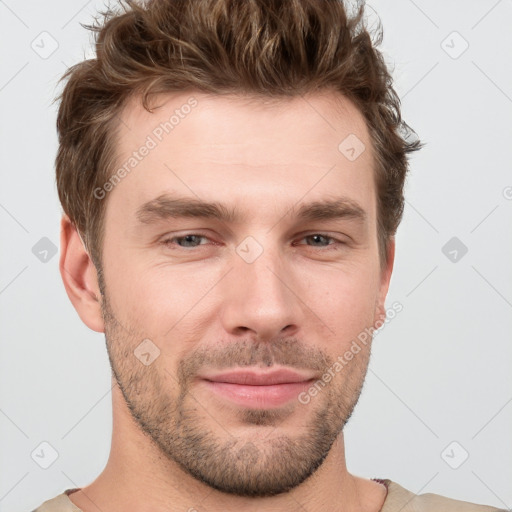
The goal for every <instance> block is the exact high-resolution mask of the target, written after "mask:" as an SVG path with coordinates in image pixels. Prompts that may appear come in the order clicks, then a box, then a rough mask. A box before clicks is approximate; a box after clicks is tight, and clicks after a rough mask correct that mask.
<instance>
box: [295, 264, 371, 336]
mask: <svg viewBox="0 0 512 512" xmlns="http://www.w3.org/2000/svg"><path fill="white" fill-rule="evenodd" d="M376 275H377V274H376V272H373V271H372V267H371V266H369V265H365V264H363V265H358V266H357V267H356V266H354V267H352V268H344V269H338V270H334V271H333V270H332V269H330V270H328V271H324V272H320V271H318V269H317V270H315V272H310V273H307V272H302V274H301V279H302V280H303V283H304V288H303V289H304V292H303V297H301V299H302V300H303V301H304V302H305V303H306V304H307V306H308V307H309V308H311V310H312V311H313V312H314V313H315V314H316V315H317V317H318V318H319V319H320V320H319V321H321V323H322V324H323V325H324V326H325V332H326V334H327V336H328V337H329V339H330V340H331V343H336V344H340V345H344V344H345V343H347V342H350V340H352V339H353V338H355V337H357V335H358V334H359V333H360V332H362V331H364V329H365V328H366V327H369V326H371V325H372V322H373V318H374V314H375V302H376V299H377V296H378V279H377V277H376Z"/></svg>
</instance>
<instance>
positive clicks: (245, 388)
mask: <svg viewBox="0 0 512 512" xmlns="http://www.w3.org/2000/svg"><path fill="white" fill-rule="evenodd" d="M200 380H201V382H202V383H203V384H204V385H205V386H206V387H207V389H208V390H209V391H210V392H211V393H213V394H215V395H216V396H218V397H220V398H222V399H224V400H228V401H230V402H232V403H235V404H237V405H239V406H243V407H250V408H253V409H270V408H275V407H280V406H283V405H285V404H286V403H288V402H290V401H291V400H293V399H297V397H298V395H299V394H300V393H301V392H302V391H304V390H305V389H307V388H308V387H309V386H310V385H311V384H312V383H313V382H314V381H315V376H314V375H313V374H311V373H302V372H298V371H296V370H291V369H288V368H280V369H277V370H272V371H262V370H260V369H254V370H247V369H238V370H233V371H229V372H224V373H218V374H208V375H206V374H205V375H202V376H201V377H200Z"/></svg>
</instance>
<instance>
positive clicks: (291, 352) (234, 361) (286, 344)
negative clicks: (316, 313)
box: [178, 338, 334, 382]
mask: <svg viewBox="0 0 512 512" xmlns="http://www.w3.org/2000/svg"><path fill="white" fill-rule="evenodd" d="M333 362H334V360H333V359H332V358H331V357H329V355H328V354H327V353H325V352H324V351H322V350H321V349H319V348H314V347H310V346H307V345H306V344H304V343H303V342H301V341H299V340H297V339H296V338H279V339H276V340H273V341H265V342H260V341H252V340H243V341H235V342H227V343H226V342H224V343H218V344H215V345H213V346H203V347H200V348H198V349H196V350H195V351H194V352H193V353H191V354H190V355H188V356H187V357H185V358H184V359H182V360H181V361H180V363H179V368H178V378H179V380H180V381H181V382H187V381H189V380H191V379H192V378H193V377H194V376H195V375H197V374H198V373H199V370H200V369H204V368H215V369H218V370H226V369H232V368H239V367H245V366H259V367H265V368H270V367H272V366H274V365H282V366H288V367H290V368H295V369H297V370H311V371H315V372H322V371H324V370H325V368H328V367H329V366H331V365H332V364H333Z"/></svg>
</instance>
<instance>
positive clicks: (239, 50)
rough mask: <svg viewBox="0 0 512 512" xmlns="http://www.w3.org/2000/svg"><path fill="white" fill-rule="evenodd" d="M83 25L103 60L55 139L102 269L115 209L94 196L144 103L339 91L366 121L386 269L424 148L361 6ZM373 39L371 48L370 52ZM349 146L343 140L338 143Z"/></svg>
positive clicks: (309, 1)
mask: <svg viewBox="0 0 512 512" xmlns="http://www.w3.org/2000/svg"><path fill="white" fill-rule="evenodd" d="M120 5H121V7H122V10H120V11H118V12H115V11H113V10H111V9H110V10H108V11H107V12H105V13H102V17H101V21H100V22H98V21H97V22H96V24H93V25H90V26H85V27H86V28H88V29H91V30H93V31H94V33H95V36H96V58H94V59H89V60H85V61H83V62H80V63H79V64H76V65H74V66H73V67H71V68H69V69H68V70H67V72H66V73H65V74H64V76H63V77H62V79H63V80H66V79H67V83H66V85H65V87H64V90H63V92H62V94H61V95H60V97H59V98H58V99H60V100H61V103H60V107H59V112H58V118H57V130H58V134H59V149H58V154H57V158H56V180H57V189H58V194H59V199H60V201H61V203H62V206H63V209H64V212H65V213H66V214H67V215H68V216H69V218H70V220H71V222H72V223H73V224H74V226H75V227H76V228H77V231H78V232H79V234H80V235H81V237H82V239H83V240H84V244H85V246H86V248H87V250H88V252H89V255H90V256H91V259H92V261H93V263H94V264H95V266H96V268H97V269H99V270H100V271H101V268H102V259H101V255H102V251H101V249H102V244H103V238H104V236H103V234H104V216H105V210H106V203H107V201H106V200H105V201H103V200H99V199H97V198H96V196H95V195H94V190H95V189H97V187H101V186H102V185H103V184H104V183H105V182H107V181H108V180H109V178H110V176H111V175H112V173H113V172H114V166H115V160H116V157H115V155H116V148H115V142H116V140H115V138H116V137H115V134H116V126H117V124H118V123H119V117H118V115H119V113H120V111H121V109H122V108H123V106H124V105H125V104H126V101H127V100H128V98H129V97H132V96H134V95H140V98H141V101H142V104H143V105H144V108H146V109H147V110H148V111H151V110H150V107H149V99H150V96H151V95H152V94H155V93H167V92H178V91H184V90H197V91H201V92H207V93H212V94H232V93H234V94H242V95H247V96H253V97H256V98H259V97H264V98H274V99H279V98H285V97H294V96H298V95H304V94H306V93H311V92H315V91H319V92H320V91H327V90H332V91H336V92H339V93H341V94H342V95H344V96H345V97H347V98H348V99H350V100H351V101H352V102H353V103H354V104H355V106H356V107H358V109H359V110H360V112H361V113H362V114H363V116H364V118H365V121H366V123H367V127H368V129H369V133H370V137H371V140H372V144H373V147H374V150H375V151H374V154H375V162H374V166H375V180H376V181H375V183H376V189H377V217H378V219H377V222H378V241H379V251H380V258H381V263H385V262H386V258H387V245H388V242H389V240H390V239H391V238H392V237H393V236H394V234H395V232H396V229H397V227H398V224H399V223H400V220H401V217H402V212H403V206H404V198H403V187H404V181H405V176H406V173H407V170H408V162H407V154H408V153H410V152H412V151H415V150H417V149H419V148H420V147H421V146H422V144H421V142H420V141H419V140H418V139H417V138H416V139H415V140H413V141H408V139H407V137H406V136H405V133H414V132H412V130H410V128H409V126H408V125H407V124H406V123H405V122H404V121H403V120H402V119H401V114H400V100H399V98H398V96H397V94H396V92H395V91H394V89H393V87H392V78H391V75H390V73H389V71H388V69H387V66H386V64H385V62H384V59H383V56H382V54H381V53H380V52H379V50H377V49H376V46H378V45H379V44H380V43H381V42H382V29H381V26H380V24H379V25H378V26H377V28H376V29H375V30H374V31H373V32H371V31H369V30H368V29H367V28H366V25H365V13H364V7H365V6H364V2H362V3H360V4H359V5H358V7H357V9H355V12H354V13H353V15H351V16H350V15H349V13H348V12H347V10H346V8H345V6H344V4H343V2H342V0H149V1H147V2H144V3H143V2H138V3H137V2H135V1H133V0H132V1H130V0H125V2H124V3H121V4H120ZM372 35H373V36H374V40H373V41H372ZM340 142H341V141H340Z"/></svg>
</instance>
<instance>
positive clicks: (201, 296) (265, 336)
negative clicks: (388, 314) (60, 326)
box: [102, 93, 389, 496]
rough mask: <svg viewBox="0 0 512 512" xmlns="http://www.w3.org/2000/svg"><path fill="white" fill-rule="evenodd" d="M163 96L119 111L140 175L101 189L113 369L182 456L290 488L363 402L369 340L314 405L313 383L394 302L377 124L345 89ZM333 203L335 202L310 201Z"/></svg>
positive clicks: (126, 158) (147, 422) (125, 155)
mask: <svg viewBox="0 0 512 512" xmlns="http://www.w3.org/2000/svg"><path fill="white" fill-rule="evenodd" d="M191 97H193V98H194V99H195V100H190V98H191ZM340 99H342V98H340ZM187 101H188V103H187ZM159 104H160V105H161V106H160V107H159V108H157V109H156V110H155V111H154V113H152V114H150V113H148V112H147V111H145V110H143V108H142V107H141V106H139V105H138V104H136V103H135V102H131V103H129V104H128V105H127V107H126V109H125V110H124V112H123V113H122V115H121V118H122V123H121V124H120V132H119V138H118V149H119V152H118V160H117V162H118V167H121V166H123V165H124V164H125V163H126V164H127V165H126V167H125V169H128V170H129V172H127V173H126V176H125V177H124V178H123V179H122V180H121V181H120V182H119V183H118V184H117V185H116V186H115V187H114V189H113V190H112V191H110V192H109V194H108V196H107V198H106V199H104V200H108V205H107V212H106V221H105V245H104V247H103V263H104V265H103V270H104V283H103V291H104V293H105V295H104V297H103V303H102V308H103V315H104V321H105V335H106V339H107V347H108V352H109V357H110V361H111V365H112V368H113V371H114V375H115V377H116V379H117V381H118V384H119V386H120V389H121V390H122V393H123V396H124V399H125V400H126V404H127V406H128V407H129V409H130V411H131V414H132V415H133V417H134V419H135V420H136V423H137V424H138V425H139V427H140V429H141V430H142V431H144V432H145V433H146V434H147V435H148V436H149V438H150V439H151V440H152V441H153V442H154V443H155V446H157V447H158V448H159V450H160V451H161V452H162V454H163V455H164V456H165V457H167V458H168V459H169V460H172V461H174V462H176V463H177V464H178V465H179V466H180V467H181V468H182V469H183V470H184V471H186V472H188V473H189V474H191V475H193V476H194V477H195V478H197V479H199V480H201V481H202V482H204V483H206V484H208V485H210V486H212V487H214V488H216V489H219V490H221V491H224V492H228V493H234V494H239V495H245V496H268V495H273V494H277V493H280V492H284V491H286V490H288V489H291V488H293V487H295V486H297V485H298V484H300V483H302V482H303V481H304V480H305V479H306V478H307V477H309V476H310V475H311V474H312V473H313V472H314V471H315V470H316V469H317V468H318V467H319V465H320V464H321V463H322V462H323V461H324V459H325V458H326V456H327V455H328V453H329V450H330V448H331V446H332V444H333V442H334V441H335V440H336V438H337V437H338V435H339V434H340V432H341V430H342V428H343V426H344V424H345V423H346V421H347V420H348V418H349V417H350V415H351V413H352V410H353V408H354V406H355V404H356V402H357V400H358V398H359V394H360V391H361V387H362V384H363V381H364V377H365V374H366V370H367V365H368V359H369V349H370V347H369V344H367V345H361V350H360V351H359V352H358V353H357V354H356V355H355V356H354V358H353V359H352V360H351V361H349V362H346V364H344V365H343V368H342V369H341V370H338V371H334V372H333V373H334V376H333V377H332V378H331V379H330V381H329V382H327V383H326V382H323V385H321V386H319V385H318V384H317V393H316V395H315V396H312V394H308V396H309V398H310V400H309V401H307V402H308V403H304V402H306V400H304V399H303V400H299V396H302V397H304V396H305V395H304V391H306V392H307V391H308V389H309V388H311V386H313V385H314V383H315V382H316V381H317V380H318V379H320V380H321V379H322V375H323V374H324V372H327V371H328V370H329V368H331V372H332V370H333V364H334V362H335V361H340V360H341V358H342V357H343V354H344V353H345V352H346V351H347V350H348V349H349V348H350V346H351V343H352V342H353V340H355V339H356V338H357V335H358V334H359V333H361V332H362V331H364V330H365V328H369V327H371V326H373V325H374V322H375V321H376V320H378V319H380V318H381V315H382V312H383V301H384V297H385V294H386V291H387V285H388V281H389V272H386V271H385V272H382V271H381V269H380V262H379V257H378V254H379V252H378V246H377V222H376V196H375V186H374V175H373V172H374V169H373V164H372V149H371V143H370V139H369V136H368V132H367V130H366V127H365V124H364V121H363V118H362V116H361V115H360V114H359V112H358V111H357V110H356V109H355V107H354V106H353V105H352V104H350V103H349V102H347V101H346V100H343V103H342V105H340V104H339V103H335V102H334V96H330V95H323V96H320V95H312V96H309V97H305V98H301V97H298V98H294V99H293V100H286V101H283V102H281V103H280V104H279V105H278V106H276V105H268V104H265V103H264V102H263V101H260V102H253V103H249V102H247V101H243V100H241V99H236V98H234V97H223V98H222V97H208V96H206V95H203V94H200V93H195V94H183V93H180V94H179V95H172V96H171V95H169V96H166V97H163V98H162V101H160V102H159ZM184 105H193V106H192V107H191V108H188V107H184ZM176 110H178V113H177V114H175V111H176ZM173 114H175V117H174V118H173V119H172V120H171V123H169V119H170V117H171V116H172V115H173ZM177 119H179V121H177ZM166 122H167V123H168V124H167V125H165V124H164V125H161V124H160V123H166ZM163 127H165V128H163ZM166 131H167V132H168V133H166ZM350 134H354V135H355V136H356V137H357V138H358V139H359V141H362V143H363V144H364V145H365V147H366V149H365V150H364V151H363V152H362V153H361V154H360V155H359V156H358V157H357V158H355V159H354V158H353V157H354V153H355V154H356V156H357V153H358V152H359V151H360V150H361V148H362V146H360V145H359V146H357V147H355V150H354V152H353V151H351V150H350V147H352V146H353V142H354V140H356V139H354V138H353V135H351V138H349V139H347V140H348V141H349V142H352V146H350V144H349V146H350V147H348V150H347V147H345V146H346V145H347V143H345V145H343V144H342V151H340V149H339V148H338V146H339V145H340V143H341V142H342V141H343V140H344V139H345V138H346V137H348V136H349V135H350ZM148 137H149V138H148ZM358 144H359V143H358ZM142 146H146V147H147V148H148V150H147V151H146V150H141V149H140V148H141V147H142ZM134 151H135V152H136V154H135V155H134ZM143 154H144V155H145V156H143ZM347 155H348V156H349V157H350V158H347ZM130 158H134V159H135V160H130ZM122 174H123V173H121V176H122ZM164 195H165V196H168V199H171V200H172V199H177V198H179V199H180V200H187V199H191V200H195V201H197V202H199V201H201V202H209V203H213V202H215V203H218V204H222V205H224V207H223V208H221V211H223V212H224V213H226V212H232V213H233V218H227V217H226V218H217V216H215V215H213V210H212V209H211V208H210V209H209V210H206V212H205V210H204V209H203V213H207V214H208V215H206V216H201V217H197V216H184V217H182V216H179V215H177V214H176V210H175V209H174V210H173V211H174V213H173V216H168V215H166V212H167V214H170V213H171V210H172V208H171V207H173V205H174V207H175V206H176V205H178V206H184V203H183V202H181V203H173V204H167V205H166V204H165V201H162V198H163V197H164ZM157 198H160V201H157V202H155V199H157ZM333 201H339V204H338V209H337V212H338V215H335V216H333V215H327V214H326V211H327V210H326V209H325V208H324V209H322V208H320V209H319V208H317V209H316V210H311V209H310V210H309V215H308V214H307V213H308V211H305V210H303V207H304V208H308V207H309V206H311V205H312V203H324V202H333ZM144 205H145V206H144ZM317 206H318V205H317ZM328 211H332V210H328ZM196 213H197V208H196ZM301 213H302V214H303V215H301ZM166 241H167V242H166ZM164 242H165V243H164ZM388 270H389V268H388ZM141 343H142V345H141ZM279 369H287V370H291V371H292V372H295V374H294V375H292V376H291V377H290V375H291V374H288V375H285V374H284V373H281V374H279V373H276V370H279ZM243 371H246V372H250V373H251V375H249V376H247V374H242V373H241V372H243ZM227 373H230V374H231V375H226V374H227ZM251 378H256V379H257V378H259V379H260V380H250V379H251ZM272 378H274V379H275V380H274V381H272V380H271V379H272ZM291 381H296V382H294V383H291ZM270 384H273V385H270ZM300 393H302V395H300ZM313 394H314V393H313Z"/></svg>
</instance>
